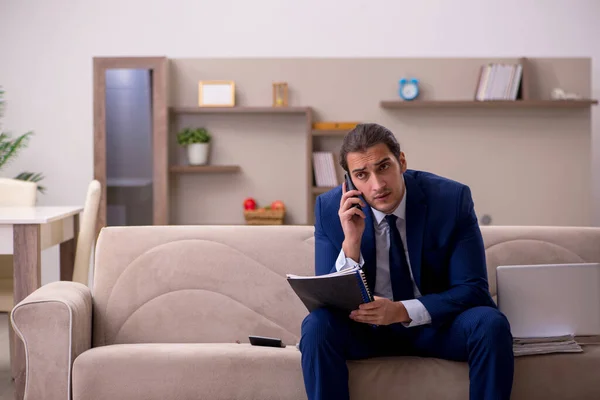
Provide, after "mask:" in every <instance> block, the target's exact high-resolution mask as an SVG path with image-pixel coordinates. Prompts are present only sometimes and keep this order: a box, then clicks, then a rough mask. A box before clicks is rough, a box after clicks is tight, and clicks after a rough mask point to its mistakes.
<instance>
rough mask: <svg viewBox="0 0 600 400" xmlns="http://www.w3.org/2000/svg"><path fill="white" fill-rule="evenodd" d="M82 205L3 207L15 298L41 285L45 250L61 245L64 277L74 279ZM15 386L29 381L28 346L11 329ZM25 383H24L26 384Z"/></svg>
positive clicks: (4, 246) (3, 240) (4, 244)
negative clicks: (26, 361) (26, 372)
mask: <svg viewBox="0 0 600 400" xmlns="http://www.w3.org/2000/svg"><path fill="white" fill-rule="evenodd" d="M81 211H83V208H82V207H0V254H12V255H13V265H14V267H13V268H14V278H13V279H14V283H13V290H14V302H15V304H17V303H18V302H20V301H21V300H23V299H24V298H25V297H27V296H28V295H29V294H31V293H32V292H33V291H35V290H36V289H37V288H39V287H40V286H41V259H42V250H44V249H47V248H49V247H52V246H56V245H60V279H61V280H72V279H73V267H74V263H75V248H76V239H77V234H78V232H79V213H81ZM10 343H11V369H12V374H13V378H14V379H15V386H16V388H17V391H18V388H19V386H21V385H24V383H25V379H24V378H25V350H24V348H23V343H22V342H21V340H15V336H14V331H13V330H12V327H11V329H10ZM23 387H24V386H23Z"/></svg>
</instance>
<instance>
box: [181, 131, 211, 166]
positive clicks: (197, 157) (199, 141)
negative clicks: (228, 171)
mask: <svg viewBox="0 0 600 400" xmlns="http://www.w3.org/2000/svg"><path fill="white" fill-rule="evenodd" d="M210 139H211V136H210V134H209V133H208V131H207V130H206V129H205V128H196V129H191V128H185V129H183V130H182V131H180V132H179V133H178V134H177V142H178V143H179V144H180V145H181V146H183V147H186V148H187V157H188V162H189V163H190V165H204V164H207V163H208V150H209V146H210Z"/></svg>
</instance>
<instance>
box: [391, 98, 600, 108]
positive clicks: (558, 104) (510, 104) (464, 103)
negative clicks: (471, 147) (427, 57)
mask: <svg viewBox="0 0 600 400" xmlns="http://www.w3.org/2000/svg"><path fill="white" fill-rule="evenodd" d="M596 104H598V100H592V99H582V100H487V101H476V100H415V101H400V100H391V101H382V102H381V103H380V107H382V108H388V109H403V108H412V109H414V108H504V109H506V108H511V109H512V108H588V107H590V106H593V105H596Z"/></svg>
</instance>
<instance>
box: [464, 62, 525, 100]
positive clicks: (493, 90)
mask: <svg viewBox="0 0 600 400" xmlns="http://www.w3.org/2000/svg"><path fill="white" fill-rule="evenodd" d="M522 78H523V65H522V64H498V63H491V64H487V65H483V66H482V67H481V70H480V74H479V82H478V84H477V89H476V90H475V100H479V101H485V100H517V98H518V97H519V88H520V86H521V81H522Z"/></svg>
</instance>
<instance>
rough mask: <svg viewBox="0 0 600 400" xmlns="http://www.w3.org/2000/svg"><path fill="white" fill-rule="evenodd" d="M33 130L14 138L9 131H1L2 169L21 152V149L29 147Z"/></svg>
mask: <svg viewBox="0 0 600 400" xmlns="http://www.w3.org/2000/svg"><path fill="white" fill-rule="evenodd" d="M32 135H33V132H27V133H24V134H22V135H21V136H18V137H17V138H15V139H12V138H11V136H10V135H9V134H8V133H5V132H3V133H0V169H2V168H3V167H4V166H6V165H8V163H9V162H11V161H13V160H14V159H15V157H16V156H17V155H18V154H19V151H20V150H22V149H24V148H25V147H27V145H28V144H29V138H30V136H32Z"/></svg>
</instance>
